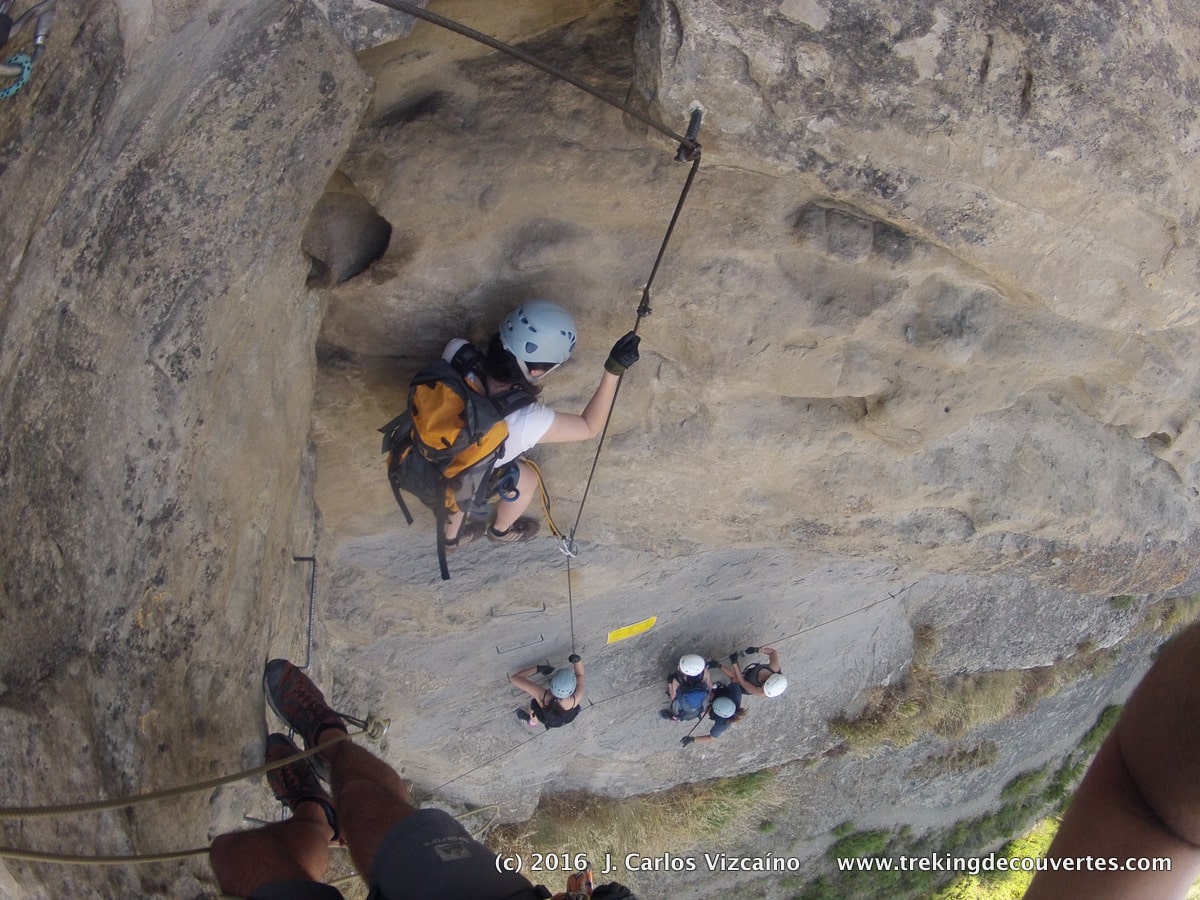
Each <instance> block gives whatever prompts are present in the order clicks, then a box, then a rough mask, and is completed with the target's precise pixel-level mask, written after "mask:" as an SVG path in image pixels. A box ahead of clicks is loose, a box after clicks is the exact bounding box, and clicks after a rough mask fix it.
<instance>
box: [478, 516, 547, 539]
mask: <svg viewBox="0 0 1200 900" xmlns="http://www.w3.org/2000/svg"><path fill="white" fill-rule="evenodd" d="M539 528H541V524H540V523H539V522H538V520H537V519H517V521H515V522H513V523H512V525H510V526H509V528H508V531H497V530H496V529H495V527H494V526H489V527H488V530H487V538H488V540H489V541H491V542H492V543H494V544H511V543H515V542H516V541H528V540H532V539H533V538H535V537H537V533H538V529H539Z"/></svg>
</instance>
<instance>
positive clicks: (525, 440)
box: [442, 338, 554, 468]
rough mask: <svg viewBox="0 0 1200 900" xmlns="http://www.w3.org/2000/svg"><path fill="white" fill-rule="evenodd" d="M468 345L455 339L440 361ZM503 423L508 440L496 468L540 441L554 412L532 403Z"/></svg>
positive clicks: (448, 359) (446, 359)
mask: <svg viewBox="0 0 1200 900" xmlns="http://www.w3.org/2000/svg"><path fill="white" fill-rule="evenodd" d="M468 343H469V342H468V341H465V340H463V339H462V338H455V339H454V340H452V341H451V342H450V343H448V344H447V345H446V349H445V350H443V351H442V359H444V360H445V361H446V362H450V360H452V359H454V354H455V353H457V352H458V351H459V350H460V349H462V348H463V347H465V346H466V345H467V344H468ZM504 421H505V423H506V424H507V425H508V439H507V440H505V442H504V455H503V456H501V457H500V458H499V459H498V460H496V468H500V467H501V466H503V465H507V464H508V463H510V462H512V461H513V460H514V459H516V458H517V457H518V456H520V455H521V454H522V453H524V452H525V451H526V450H528V449H529V448H530V447H532V446H534V445H535V444H536V443H537V442H538V441H540V440H541V439H542V438H543V437H544V436H545V434H546V432H547V431H549V430H550V426H551V425H553V424H554V410H552V409H550V407H548V406H546V404H545V403H540V402H534V403H531V404H530V405H529V406H526V407H523V408H522V409H518V410H517V411H516V412H511V413H509V414H508V415H507V416H505V417H504Z"/></svg>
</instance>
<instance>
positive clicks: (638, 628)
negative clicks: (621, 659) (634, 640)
mask: <svg viewBox="0 0 1200 900" xmlns="http://www.w3.org/2000/svg"><path fill="white" fill-rule="evenodd" d="M657 621H658V616H651V617H650V618H648V619H642V621H640V622H634V623H633V624H632V625H626V626H625V627H624V628H617V629H614V630H613V631H610V632H609V633H608V643H610V644H615V643H616V642H617V641H623V640H625V638H631V637H633V636H634V635H635V634H641V633H642V632H643V631H649V630H650V629H651V628H653V627H654V623H655V622H657Z"/></svg>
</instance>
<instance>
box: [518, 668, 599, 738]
mask: <svg viewBox="0 0 1200 900" xmlns="http://www.w3.org/2000/svg"><path fill="white" fill-rule="evenodd" d="M567 661H568V662H569V663H571V668H570V669H558V670H555V668H554V666H547V665H541V666H526V667H525V668H524V669H522V670H521V671H520V672H517V673H516V674H514V675H513V676H512V677H511V678H510V679H509V680H510V681H511V682H512V683H513V685H515V686H516V687H518V688H520V689H521V690H523V691H524V692H525V693H527V694H528V695H529V696H530V697H532V698H533V700H532V701H531V702H530V704H529V709H528V710H524V709H519V710H517V718H519V719H520V720H521V721H522V722H524V723H525V724H526V725H528V726H529V727H530V728H537V726H538V723H539V722H540V723H541V724H543V725H545V726H546V727H547V728H561V727H562V726H563V725H570V724H571V723H572V722H574V721H575V717H576V716H578V715H579V710H580V708H581V704H582V703H583V660H582V659H580V658H579V654H577V653H572V654H571V655H570V656H569V657H567ZM535 672H536V673H537V674H538V675H549V676H550V686H549V687H548V688H546V687H542V685H540V684H538V683H537V682H534V681H530V679H529V676H530V675H533V674H534V673H535Z"/></svg>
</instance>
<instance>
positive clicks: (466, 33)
mask: <svg viewBox="0 0 1200 900" xmlns="http://www.w3.org/2000/svg"><path fill="white" fill-rule="evenodd" d="M375 2H376V3H378V4H379V5H380V6H386V7H388V8H390V9H394V10H396V11H397V12H402V13H407V14H408V15H410V16H414V17H415V18H418V19H424V20H425V21H426V22H431V23H433V24H434V25H438V26H440V27H441V28H445V29H447V30H448V31H453V32H454V33H455V34H460V35H462V36H463V37H466V38H470V39H471V40H473V41H478V42H479V43H480V44H483V45H485V46H487V47H491V48H492V49H493V50H499V51H500V52H501V53H506V54H508V55H509V56H511V57H513V58H514V59H519V60H521V62H524V63H528V64H529V65H531V66H533V67H534V68H537V69H541V70H542V71H543V72H545V73H546V74H548V75H553V76H554V77H555V78H558V79H561V80H562V81H565V82H566V83H567V84H570V85H574V86H575V87H577V88H579V89H580V90H581V91H584V92H585V93H588V94H591V95H592V96H593V97H595V98H596V99H597V100H600V101H602V102H604V103H607V104H608V105H609V106H614V107H616V108H617V109H619V110H621V112H623V113H625V114H626V115H627V116H632V117H633V118H635V119H637V120H638V121H639V122H641V123H642V124H643V125H649V126H650V127H651V128H653V129H654V130H655V131H658V132H661V133H662V134H665V135H666V136H667V137H669V138H670V139H671V140H673V141H677V142H679V143H680V144H683V145H684V146H686V147H687V148H688V149H689V150H690V149H692V148H695V149H697V150H698V149H699V146H700V145H699V144H697V143H696V136H695V135H689V136H687V137H684V136H681V135H679V134H676V133H675V132H674V131H672V130H671V129H670V128H668V127H667V126H666V125H664V124H663V123H662V122H660V121H658V120H657V119H655V118H653V117H651V116H648V115H646V114H645V113H644V112H642V111H641V110H638V109H634V108H633V107H632V106H630V105H629V104H627V103H622V102H621V101H620V100H617V99H615V98H614V97H610V96H609V95H608V94H606V93H604V92H603V91H601V90H599V89H598V88H595V87H593V86H592V85H590V84H588V83H587V82H586V81H584V80H583V79H581V78H577V77H575V76H574V75H572V74H571V73H570V72H564V71H563V70H562V69H560V68H558V67H557V66H553V65H551V64H550V63H548V62H545V61H544V60H541V59H538V58H537V57H536V56H533V55H532V54H530V53H526V52H525V51H524V50H522V49H520V48H519V47H514V46H512V45H511V44H506V43H504V42H503V41H501V40H497V39H496V38H494V37H492V36H491V35H487V34H484V33H483V32H481V31H476V30H475V29H474V28H471V27H469V26H467V25H464V24H462V23H461V22H456V21H454V20H453V19H447V18H446V17H445V16H439V15H438V14H437V13H432V12H430V11H429V10H427V9H422V8H421V7H420V6H417V5H416V4H415V3H409V2H408V0H375Z"/></svg>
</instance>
